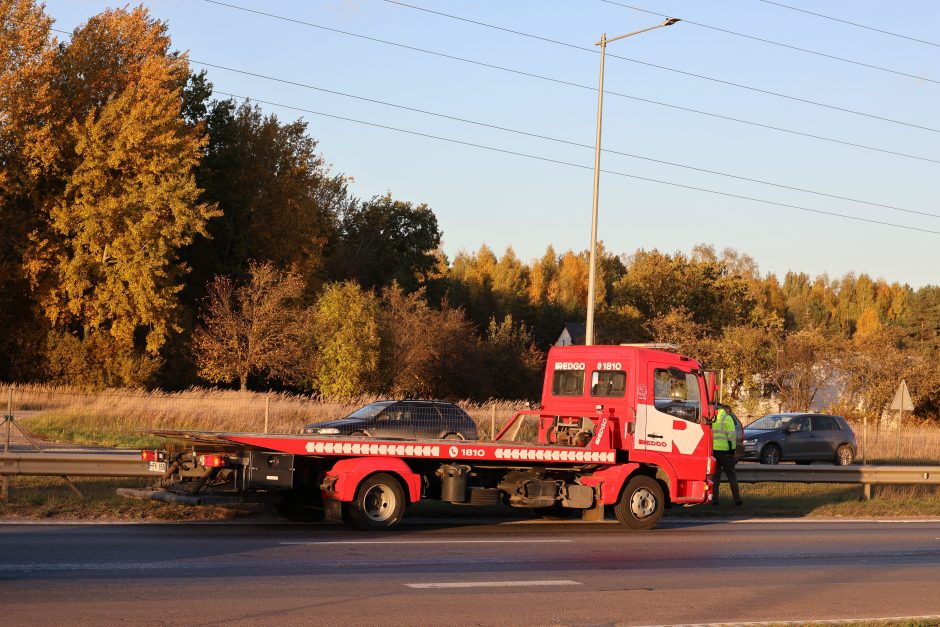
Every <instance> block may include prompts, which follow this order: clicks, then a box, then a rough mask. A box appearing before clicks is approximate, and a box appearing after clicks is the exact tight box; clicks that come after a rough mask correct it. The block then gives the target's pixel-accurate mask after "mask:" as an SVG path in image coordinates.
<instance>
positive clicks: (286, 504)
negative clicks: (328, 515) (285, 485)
mask: <svg viewBox="0 0 940 627" xmlns="http://www.w3.org/2000/svg"><path fill="white" fill-rule="evenodd" d="M274 511H276V512H277V513H278V514H280V515H281V516H283V517H284V518H286V519H288V520H293V521H296V522H319V521H321V520H323V517H324V515H325V511H324V509H323V507H322V505H321V506H316V505H310V504H308V503H305V502H304V499H303V498H301V496H300V495H298V494H297V493H296V492H294V491H291V492H288V493H287V494H285V495H284V498H283V499H282V500H281V502H280V503H277V504H275V505H274Z"/></svg>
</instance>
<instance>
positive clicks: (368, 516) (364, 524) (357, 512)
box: [343, 473, 405, 531]
mask: <svg viewBox="0 0 940 627" xmlns="http://www.w3.org/2000/svg"><path fill="white" fill-rule="evenodd" d="M344 509H345V510H346V511H345V512H344V513H346V514H347V515H346V516H344V517H343V519H344V520H346V522H347V523H349V524H350V525H352V526H353V527H355V528H356V529H361V530H363V531H375V530H379V529H391V528H392V527H394V526H395V525H397V524H398V523H399V522H401V519H402V516H403V515H404V514H405V491H404V490H403V489H402V487H401V484H400V483H398V480H397V479H395V477H393V476H391V475H387V474H385V473H379V474H376V475H372V476H371V477H369V478H368V479H366V480H365V481H363V482H362V483H360V484H359V487H358V488H357V489H356V498H355V499H354V500H353V501H352V502H351V503H349V504H348V506H347V507H346V508H344Z"/></svg>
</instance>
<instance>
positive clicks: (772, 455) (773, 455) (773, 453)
mask: <svg viewBox="0 0 940 627" xmlns="http://www.w3.org/2000/svg"><path fill="white" fill-rule="evenodd" d="M760 463H762V464H779V463H780V447H779V446H777V445H776V444H768V445H767V446H765V447H764V448H762V449H761V451H760Z"/></svg>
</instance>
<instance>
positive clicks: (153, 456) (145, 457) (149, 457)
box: [140, 451, 159, 462]
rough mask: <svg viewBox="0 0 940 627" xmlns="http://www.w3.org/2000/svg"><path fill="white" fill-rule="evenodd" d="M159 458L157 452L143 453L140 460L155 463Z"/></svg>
mask: <svg viewBox="0 0 940 627" xmlns="http://www.w3.org/2000/svg"><path fill="white" fill-rule="evenodd" d="M158 458H159V454H158V453H157V451H141V452H140V460H141V461H144V462H155V461H157V459H158Z"/></svg>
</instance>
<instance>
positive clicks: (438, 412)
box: [303, 400, 477, 440]
mask: <svg viewBox="0 0 940 627" xmlns="http://www.w3.org/2000/svg"><path fill="white" fill-rule="evenodd" d="M303 433H310V434H316V435H358V436H372V437H377V438H399V439H414V438H429V439H443V440H476V439H477V426H476V423H475V422H473V419H472V418H471V417H470V416H469V415H467V412H465V411H464V410H462V409H460V408H459V407H457V406H456V405H454V404H453V403H445V402H443V401H411V400H404V401H376V402H375V403H370V404H368V405H366V406H365V407H361V408H359V409H357V410H356V411H354V412H353V413H351V414H349V415H348V416H346V417H345V418H341V419H339V420H331V421H330V422H314V423H312V424H309V425H307V426H306V427H304V430H303Z"/></svg>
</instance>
